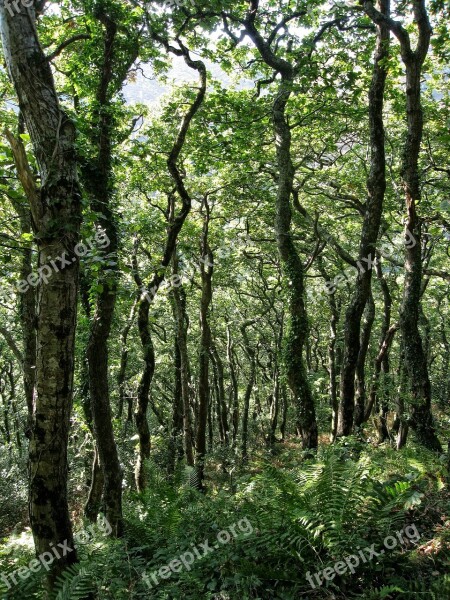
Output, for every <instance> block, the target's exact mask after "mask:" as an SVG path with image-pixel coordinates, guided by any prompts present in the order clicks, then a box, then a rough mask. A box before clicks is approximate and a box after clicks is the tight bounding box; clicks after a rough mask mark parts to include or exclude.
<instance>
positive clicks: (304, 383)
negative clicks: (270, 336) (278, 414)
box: [272, 73, 318, 449]
mask: <svg viewBox="0 0 450 600" xmlns="http://www.w3.org/2000/svg"><path fill="white" fill-rule="evenodd" d="M292 80H293V75H292V73H290V74H287V75H283V77H282V82H281V83H280V86H279V89H278V93H277V96H276V99H275V101H274V104H273V108H272V111H273V123H274V133H275V138H276V140H277V163H278V171H279V176H278V191H277V202H276V217H275V231H276V238H277V245H278V251H279V254H280V258H281V262H282V265H283V273H284V278H285V283H286V288H287V294H288V298H289V317H290V321H289V325H288V330H287V333H286V343H285V362H286V371H287V379H288V383H289V387H290V388H291V391H292V393H293V395H294V399H295V403H296V408H297V426H298V428H299V430H300V431H301V437H302V446H303V448H304V449H311V448H316V447H317V442H318V432H317V423H316V414H315V407H314V400H313V397H312V393H311V389H310V386H309V382H308V377H307V373H306V368H305V361H304V356H303V350H304V344H305V341H306V337H307V335H308V320H307V315H306V307H305V298H304V294H305V289H304V269H303V264H302V261H301V259H300V256H299V254H298V251H297V249H296V247H295V243H294V241H293V239H292V231H291V220H292V211H291V204H290V202H291V195H292V189H293V183H294V166H293V164H292V159H291V130H290V127H289V125H288V123H287V120H286V105H287V102H288V100H289V97H290V95H291V89H292Z"/></svg>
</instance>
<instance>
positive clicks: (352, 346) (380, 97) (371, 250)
mask: <svg viewBox="0 0 450 600" xmlns="http://www.w3.org/2000/svg"><path fill="white" fill-rule="evenodd" d="M379 4H380V9H381V13H382V14H383V15H386V16H389V12H390V0H380V2H379ZM377 29H378V31H377V46H376V50H375V59H374V61H375V62H374V67H373V74H372V82H371V86H370V90H369V127H370V148H371V165H370V174H369V177H368V180H367V191H368V198H367V203H366V210H365V214H364V222H363V226H362V231H361V239H360V246H359V260H358V263H357V264H358V270H359V272H358V276H357V279H356V285H355V290H354V293H353V297H352V299H351V302H350V305H349V307H348V309H347V312H346V316H345V326H344V353H343V361H342V370H341V383H340V404H339V418H338V429H337V436H338V437H341V436H346V435H349V434H350V433H351V432H352V429H353V421H354V400H355V372H356V367H357V363H358V355H359V352H360V346H361V344H360V329H361V319H362V316H363V312H364V309H365V306H366V303H367V300H368V298H369V295H370V290H371V281H372V265H373V262H374V261H375V260H376V257H375V248H376V243H377V238H378V232H379V229H380V224H381V215H382V211H383V201H384V194H385V191H386V156H385V148H384V140H385V135H384V123H383V105H384V90H385V85H386V75H387V71H386V59H387V57H388V56H389V41H390V31H389V28H388V27H387V25H385V24H384V23H381V24H380V25H378V28H377ZM363 415H364V410H363V409H362V410H361V407H360V410H359V411H358V419H359V421H361V419H362V418H363Z"/></svg>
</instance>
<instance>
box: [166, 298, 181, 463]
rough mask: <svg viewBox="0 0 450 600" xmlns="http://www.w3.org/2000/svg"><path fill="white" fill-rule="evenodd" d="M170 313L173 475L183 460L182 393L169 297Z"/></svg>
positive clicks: (173, 303) (174, 307) (173, 301)
mask: <svg viewBox="0 0 450 600" xmlns="http://www.w3.org/2000/svg"><path fill="white" fill-rule="evenodd" d="M171 305H172V312H173V316H174V320H175V338H174V380H175V381H174V392H173V401H172V424H171V428H170V440H169V460H168V473H169V474H173V473H174V472H175V467H176V464H177V461H178V460H181V459H182V458H183V454H184V450H183V393H182V372H181V369H182V365H181V349H180V343H179V339H178V328H177V326H176V320H177V309H176V304H175V299H174V297H173V294H172V297H171Z"/></svg>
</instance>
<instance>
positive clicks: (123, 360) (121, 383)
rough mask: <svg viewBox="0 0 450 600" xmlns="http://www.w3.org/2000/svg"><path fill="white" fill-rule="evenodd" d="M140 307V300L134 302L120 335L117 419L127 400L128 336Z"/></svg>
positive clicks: (120, 415)
mask: <svg viewBox="0 0 450 600" xmlns="http://www.w3.org/2000/svg"><path fill="white" fill-rule="evenodd" d="M137 307H138V299H136V300H135V301H134V302H133V306H132V307H131V311H130V316H129V318H128V321H127V322H126V323H125V326H124V328H123V329H122V333H121V335H120V341H121V350H120V368H119V373H118V375H117V385H118V387H119V408H118V411H117V418H118V419H121V418H122V415H123V408H124V406H125V400H126V399H127V385H126V380H127V366H128V335H129V333H130V330H131V327H132V326H133V323H134V321H135V319H136V312H137Z"/></svg>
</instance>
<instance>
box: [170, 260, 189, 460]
mask: <svg viewBox="0 0 450 600" xmlns="http://www.w3.org/2000/svg"><path fill="white" fill-rule="evenodd" d="M173 265H174V267H173V272H174V274H175V275H177V274H178V256H177V253H176V251H175V252H174V256H173ZM173 297H174V308H175V322H176V330H177V343H178V348H179V350H180V376H181V396H182V410H183V432H184V435H183V438H184V452H185V454H186V462H187V464H188V466H190V467H192V466H194V450H193V446H194V443H193V429H192V416H191V401H190V400H191V394H190V389H189V380H190V375H189V354H188V348H187V331H188V317H187V313H186V293H185V291H184V288H183V286H182V285H179V286H175V287H174V289H173Z"/></svg>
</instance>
